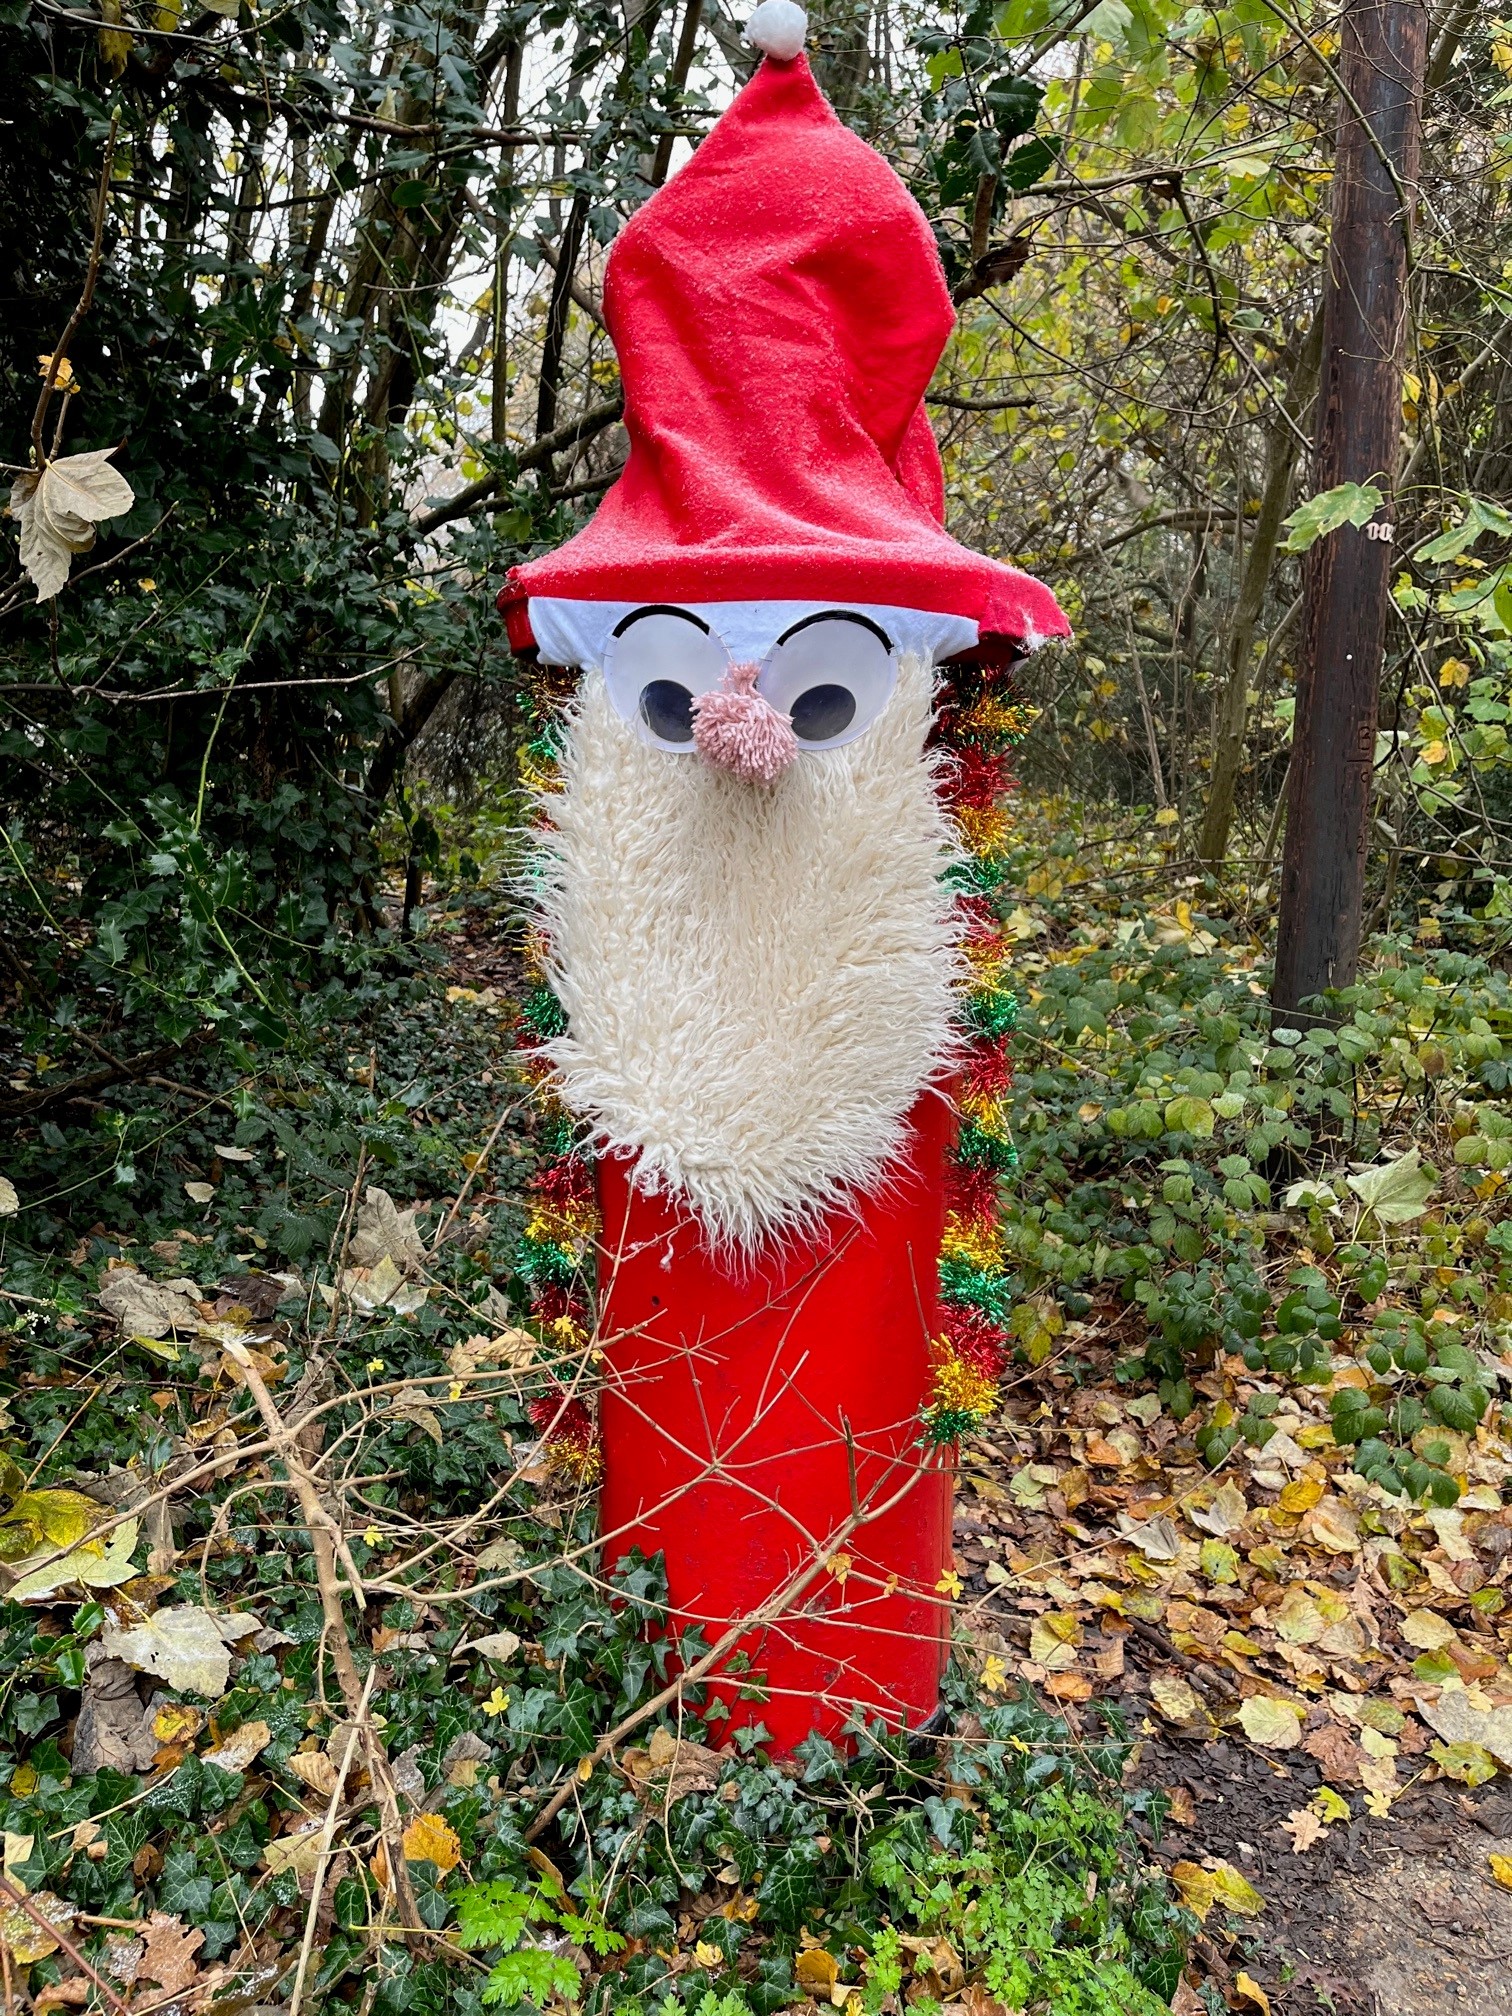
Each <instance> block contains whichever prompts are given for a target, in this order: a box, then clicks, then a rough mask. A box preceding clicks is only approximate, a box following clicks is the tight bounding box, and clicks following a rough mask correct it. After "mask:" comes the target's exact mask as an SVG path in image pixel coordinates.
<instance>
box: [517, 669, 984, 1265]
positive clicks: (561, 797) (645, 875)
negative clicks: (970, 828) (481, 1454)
mask: <svg viewBox="0 0 1512 2016" xmlns="http://www.w3.org/2000/svg"><path fill="white" fill-rule="evenodd" d="M932 689H933V675H932V672H931V670H930V668H929V667H928V666H927V665H926V664H925V663H924V662H923V661H922V660H920V659H917V658H912V659H905V660H904V662H903V664H902V666H901V668H900V672H899V677H898V683H897V687H896V689H895V690H894V692H893V695H892V697H891V699H890V700H889V702H888V704H887V706H886V708H885V709H884V710H883V713H882V715H881V716H880V718H879V719H878V720H877V722H876V723H875V724H874V725H873V726H872V727H871V728H870V729H868V730H867V731H866V733H865V734H863V735H861V736H859V737H858V738H857V739H856V740H855V741H854V742H852V743H850V744H848V745H847V746H846V747H844V748H842V749H834V750H827V751H822V752H815V753H808V754H803V755H800V756H799V757H798V759H797V760H796V761H795V762H794V763H793V764H792V766H791V767H790V768H789V769H788V770H787V771H786V772H785V774H784V775H783V776H782V777H781V778H780V779H779V780H778V782H777V783H776V784H775V785H774V786H772V787H771V788H770V789H768V788H765V787H763V786H761V785H755V784H748V783H743V782H740V781H738V780H737V779H735V778H732V777H730V776H728V775H725V774H724V773H722V772H721V771H718V770H716V769H714V768H713V767H712V766H711V765H710V764H708V763H706V762H704V761H703V760H702V759H701V758H700V757H698V756H695V755H687V756H673V755H667V754H665V753H664V752H662V751H661V750H657V749H653V748H649V747H648V746H647V745H646V744H645V743H643V742H642V741H641V740H640V738H639V737H638V736H637V734H636V733H635V731H634V730H633V729H632V728H631V727H630V726H629V725H628V724H627V723H626V722H624V721H622V720H621V719H620V718H619V716H618V715H617V714H616V713H615V711H614V708H613V706H612V704H611V702H610V700H609V696H608V694H607V692H606V690H605V687H604V681H603V678H602V676H601V675H600V674H598V673H596V672H593V673H589V674H588V675H587V676H586V677H585V679H584V681H583V685H582V688H581V691H580V694H579V697H578V700H577V702H576V704H575V706H574V708H573V710H572V712H571V714H570V715H569V717H568V721H567V731H566V747H565V751H564V754H563V759H562V763H561V782H562V789H561V790H560V791H559V792H554V793H553V794H552V795H551V796H550V797H549V798H548V799H546V800H545V801H544V809H545V810H546V811H547V813H548V815H549V818H550V821H551V824H550V827H549V828H548V829H547V831H546V832H545V834H544V835H543V837H542V840H541V843H540V852H539V856H538V860H537V867H538V871H539V877H538V884H537V889H536V898H537V902H538V904H539V910H540V922H541V924H542V926H543V928H544V931H545V935H546V939H547V943H548V946H549V954H548V959H547V974H548V977H549V979H550V981H551V984H552V986H553V988H554V989H555V991H556V993H557V996H558V998H559V999H560V1001H561V1004H562V1006H563V1008H564V1009H565V1010H566V1012H567V1022H568V1028H567V1033H566V1034H565V1035H563V1036H561V1037H559V1038H557V1039H556V1040H555V1041H554V1042H552V1043H550V1044H548V1045H547V1046H546V1051H547V1055H548V1056H549V1057H550V1059H551V1061H552V1063H553V1064H554V1066H555V1067H556V1074H557V1079H556V1089H557V1091H558V1093H559V1094H560V1096H561V1098H562V1100H563V1102H564V1104H565V1105H566V1106H567V1108H568V1109H569V1111H571V1112H572V1113H573V1114H575V1115H576V1116H577V1117H578V1118H579V1119H580V1120H582V1121H584V1122H585V1123H586V1124H587V1125H588V1127H589V1128H590V1129H591V1130H592V1133H593V1138H594V1141H595V1144H596V1145H597V1146H598V1147H599V1148H601V1149H607V1150H611V1151H615V1150H617V1151H620V1152H631V1153H634V1154H635V1155H637V1156H638V1157H639V1162H638V1167H637V1173H636V1179H635V1180H636V1182H637V1184H638V1185H639V1186H640V1187H641V1188H642V1189H645V1190H648V1191H664V1192H668V1193H672V1194H674V1195H678V1196H681V1197H682V1198H683V1199H685V1201H686V1202H687V1204H688V1205H689V1206H690V1207H691V1209H692V1211H693V1213H694V1214H695V1215H696V1217H697V1218H698V1220H699V1221H700V1223H701V1224H702V1226H703V1228H704V1231H705V1233H706V1235H707V1236H708V1238H709V1239H710V1240H711V1242H712V1243H713V1244H714V1245H715V1246H716V1247H718V1248H721V1249H724V1250H731V1249H733V1250H735V1251H736V1252H738V1253H740V1254H743V1255H747V1256H749V1255H750V1254H751V1253H752V1252H754V1250H755V1249H756V1247H757V1246H758V1245H760V1244H761V1243H762V1242H763V1241H764V1240H767V1239H769V1238H774V1237H775V1238H781V1237H782V1236H783V1235H785V1234H788V1233H792V1232H795V1231H798V1230H800V1229H801V1228H802V1227H803V1226H805V1225H806V1224H809V1223H811V1222H812V1221H813V1220H814V1218H815V1217H817V1215H818V1214H819V1213H820V1212H822V1211H824V1210H825V1209H827V1208H829V1207H831V1206H834V1205H839V1204H845V1203H848V1202H853V1201H854V1200H855V1199H857V1198H858V1197H859V1196H861V1195H864V1194H865V1193H866V1192H868V1191H872V1190H875V1189H876V1188H877V1187H878V1185H879V1184H881V1183H883V1182H885V1180H886V1179H887V1176H888V1174H889V1171H890V1170H892V1169H893V1168H895V1167H896V1165H897V1163H898V1161H899V1158H900V1157H901V1156H902V1155H903V1153H904V1152H905V1150H906V1148H907V1146H908V1128H907V1115H908V1111H909V1108H910V1107H911V1106H912V1104H913V1102H914V1100H915V1099H916V1098H917V1096H918V1094H919V1093H920V1091H921V1090H922V1089H923V1088H924V1086H926V1085H927V1084H928V1083H929V1082H930V1081H931V1079H933V1078H936V1077H938V1076H939V1075H940V1072H941V1069H942V1066H943V1065H944V1063H945V1062H946V1060H947V1059H948V1058H949V1057H950V1055H951V1053H952V1050H953V1048H954V1037H953V1033H952V1020H953V1009H954V1006H955V1002H956V992H957V985H958V981H959V977H960V970H961V959H960V954H959V952H958V951H957V949H956V943H955V941H956V935H957V933H956V926H955V924H954V921H953V912H954V903H953V899H952V897H951V894H950V892H949V890H948V889H947V888H946V887H945V885H944V882H943V880H942V878H943V875H944V873H945V870H946V869H947V868H948V867H949V865H950V864H951V862H952V861H953V860H955V859H956V858H958V843H957V841H956V839H955V834H954V826H953V822H952V821H951V820H950V818H949V817H948V815H947V814H946V813H945V811H944V810H943V809H942V807H941V805H940V803H939V800H938V798H937V796H936V790H935V781H934V772H935V767H936V765H935V762H934V760H933V759H932V758H931V757H929V756H928V755H927V754H926V752H925V747H924V744H925V738H926V736H927V734H928V731H929V726H930V719H931V711H932Z"/></svg>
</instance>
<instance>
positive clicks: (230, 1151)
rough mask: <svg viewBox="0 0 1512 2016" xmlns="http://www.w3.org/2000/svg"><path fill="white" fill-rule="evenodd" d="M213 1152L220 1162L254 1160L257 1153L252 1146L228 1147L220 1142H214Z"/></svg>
mask: <svg viewBox="0 0 1512 2016" xmlns="http://www.w3.org/2000/svg"><path fill="white" fill-rule="evenodd" d="M215 1152H216V1154H217V1155H219V1157H220V1159H221V1160H222V1162H255V1161H256V1160H257V1153H256V1151H255V1150H254V1149H252V1148H228V1147H226V1146H224V1145H223V1144H222V1143H221V1142H219V1141H217V1142H216V1143H215Z"/></svg>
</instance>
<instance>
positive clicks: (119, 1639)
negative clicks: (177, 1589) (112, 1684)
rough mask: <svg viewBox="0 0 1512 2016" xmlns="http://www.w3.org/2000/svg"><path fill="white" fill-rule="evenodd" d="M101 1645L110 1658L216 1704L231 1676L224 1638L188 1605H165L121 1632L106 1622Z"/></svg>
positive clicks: (205, 1614) (212, 1622) (201, 1612)
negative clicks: (154, 1675) (215, 1701)
mask: <svg viewBox="0 0 1512 2016" xmlns="http://www.w3.org/2000/svg"><path fill="white" fill-rule="evenodd" d="M100 1643H101V1645H102V1646H103V1648H104V1650H105V1651H106V1652H107V1653H108V1654H109V1655H110V1657H111V1658H113V1659H124V1660H125V1662H126V1664H127V1665H128V1666H134V1667H135V1668H136V1669H137V1671H138V1672H139V1673H156V1674H157V1676H158V1678H159V1679H161V1680H166V1681H167V1682H168V1685H169V1686H170V1687H175V1688H177V1689H179V1691H180V1692H182V1693H190V1694H204V1695H207V1696H208V1697H209V1698H210V1699H211V1700H219V1698H220V1696H221V1695H222V1694H224V1693H225V1691H226V1683H227V1681H228V1680H229V1679H230V1677H231V1654H230V1652H229V1651H228V1650H227V1649H226V1641H225V1638H224V1637H223V1636H222V1634H221V1632H220V1630H219V1628H218V1627H217V1625H216V1622H215V1619H214V1618H213V1617H212V1616H211V1615H210V1613H209V1612H208V1611H207V1610H201V1609H200V1608H199V1607H198V1605H196V1604H193V1603H182V1604H170V1605H169V1607H168V1608H167V1609H164V1610H159V1611H156V1612H155V1613H154V1614H153V1615H152V1616H151V1617H148V1618H146V1619H144V1620H143V1622H142V1623H140V1624H134V1625H132V1626H131V1627H130V1628H129V1629H126V1630H123V1629H122V1628H121V1627H120V1626H119V1625H118V1624H107V1625H106V1626H105V1629H104V1630H103V1631H102V1632H101V1634H100Z"/></svg>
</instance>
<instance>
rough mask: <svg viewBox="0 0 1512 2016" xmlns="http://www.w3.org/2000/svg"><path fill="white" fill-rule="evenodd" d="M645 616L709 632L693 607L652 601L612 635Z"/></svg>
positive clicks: (617, 626) (621, 622)
mask: <svg viewBox="0 0 1512 2016" xmlns="http://www.w3.org/2000/svg"><path fill="white" fill-rule="evenodd" d="M643 616H681V618H682V619H683V621H684V623H691V624H693V625H694V627H695V628H696V629H699V630H702V632H703V633H704V635H705V637H707V636H708V634H709V626H708V624H707V623H705V621H704V620H703V618H702V616H695V615H694V614H693V611H692V610H691V609H678V608H675V607H674V606H673V604H672V603H670V602H652V603H649V604H648V605H647V606H646V607H645V608H644V609H632V610H631V611H630V614H629V615H628V616H622V617H621V618H620V620H619V621H618V623H616V624H615V626H614V629H613V631H612V632H611V635H613V636H615V637H623V636H624V634H625V632H626V631H627V630H628V629H629V628H630V625H631V624H632V623H639V621H640V620H641V618H642V617H643ZM872 627H873V629H875V628H876V625H875V624H873V626H872Z"/></svg>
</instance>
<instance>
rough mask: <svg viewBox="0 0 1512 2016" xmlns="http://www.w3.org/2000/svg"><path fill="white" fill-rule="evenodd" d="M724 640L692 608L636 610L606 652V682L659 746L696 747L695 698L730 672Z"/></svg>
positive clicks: (627, 715) (624, 716)
mask: <svg viewBox="0 0 1512 2016" xmlns="http://www.w3.org/2000/svg"><path fill="white" fill-rule="evenodd" d="M727 663H728V659H727V658H726V655H725V648H724V645H723V644H722V643H721V642H720V641H719V638H718V637H717V636H715V634H714V632H713V631H712V630H711V629H710V628H709V626H708V624H707V623H705V622H703V621H702V619H701V618H699V617H697V616H694V615H691V614H690V613H689V612H688V611H687V610H686V609H674V608H672V607H670V606H665V607H664V606H661V605H655V606H653V607H649V608H645V609H636V610H632V612H631V613H630V615H628V616H626V617H625V618H624V619H623V620H622V621H621V622H620V623H618V624H617V625H616V626H615V630H614V635H613V636H612V637H611V638H610V640H609V647H608V649H607V650H606V651H605V653H604V683H605V685H606V686H607V687H608V689H609V698H610V700H611V701H612V702H613V704H614V710H615V712H616V713H617V714H618V715H619V716H620V718H621V720H623V721H628V722H629V723H630V725H631V726H632V727H633V728H634V729H635V730H636V732H637V733H638V734H639V735H640V737H641V739H642V741H645V742H649V743H650V744H651V746H652V747H653V748H655V749H664V750H666V751H667V753H668V754H669V755H674V756H676V755H686V754H688V753H689V752H690V751H691V750H692V748H693V702H694V701H695V699H697V697H698V696H699V694H701V693H712V692H713V691H714V689H715V687H717V686H718V685H719V683H720V681H721V680H722V679H723V678H724V674H725V667H726V665H727Z"/></svg>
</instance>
